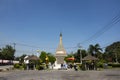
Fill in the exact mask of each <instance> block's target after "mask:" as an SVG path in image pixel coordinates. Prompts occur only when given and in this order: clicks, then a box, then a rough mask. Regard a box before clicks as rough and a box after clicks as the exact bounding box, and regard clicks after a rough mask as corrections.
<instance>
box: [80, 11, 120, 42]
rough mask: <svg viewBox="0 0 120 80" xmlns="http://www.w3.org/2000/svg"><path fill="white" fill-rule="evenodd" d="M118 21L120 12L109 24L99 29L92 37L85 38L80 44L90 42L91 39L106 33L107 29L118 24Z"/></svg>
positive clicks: (119, 20)
mask: <svg viewBox="0 0 120 80" xmlns="http://www.w3.org/2000/svg"><path fill="white" fill-rule="evenodd" d="M118 22H120V13H119V14H118V15H116V16H115V17H114V18H113V19H112V20H111V22H110V23H108V24H107V25H105V26H104V27H103V28H101V29H100V30H99V31H97V32H96V33H95V34H94V35H92V36H91V37H89V38H88V39H86V40H84V41H83V42H81V43H80V44H83V43H85V42H88V41H90V40H93V39H94V38H97V37H99V36H100V35H102V34H104V33H105V32H106V31H107V30H109V29H110V28H111V27H113V26H114V25H115V24H117V23H118Z"/></svg>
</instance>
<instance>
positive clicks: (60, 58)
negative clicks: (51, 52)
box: [54, 33, 67, 69]
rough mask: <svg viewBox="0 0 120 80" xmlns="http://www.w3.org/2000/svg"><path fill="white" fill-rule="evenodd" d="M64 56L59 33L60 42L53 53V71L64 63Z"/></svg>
mask: <svg viewBox="0 0 120 80" xmlns="http://www.w3.org/2000/svg"><path fill="white" fill-rule="evenodd" d="M66 56H67V54H66V50H65V49H64V46H63V43H62V34H61V33H60V42H59V45H58V48H57V50H56V53H55V57H56V62H55V67H54V68H55V69H58V68H60V67H61V66H60V65H61V64H63V63H64V58H65V57H66Z"/></svg>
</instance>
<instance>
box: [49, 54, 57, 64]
mask: <svg viewBox="0 0 120 80" xmlns="http://www.w3.org/2000/svg"><path fill="white" fill-rule="evenodd" d="M47 56H48V59H49V62H50V63H51V64H54V63H55V61H56V58H55V56H53V55H52V54H51V53H47Z"/></svg>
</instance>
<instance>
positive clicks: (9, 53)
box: [1, 45, 15, 60]
mask: <svg viewBox="0 0 120 80" xmlns="http://www.w3.org/2000/svg"><path fill="white" fill-rule="evenodd" d="M14 54H15V49H13V47H12V46H10V45H6V46H5V47H3V48H2V49H1V59H7V60H13V59H14Z"/></svg>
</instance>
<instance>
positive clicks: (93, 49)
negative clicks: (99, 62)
mask: <svg viewBox="0 0 120 80" xmlns="http://www.w3.org/2000/svg"><path fill="white" fill-rule="evenodd" d="M101 51H102V48H100V45H99V44H95V45H90V46H89V48H88V53H89V54H91V55H92V56H95V57H100V56H101V55H102V54H101Z"/></svg>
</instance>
